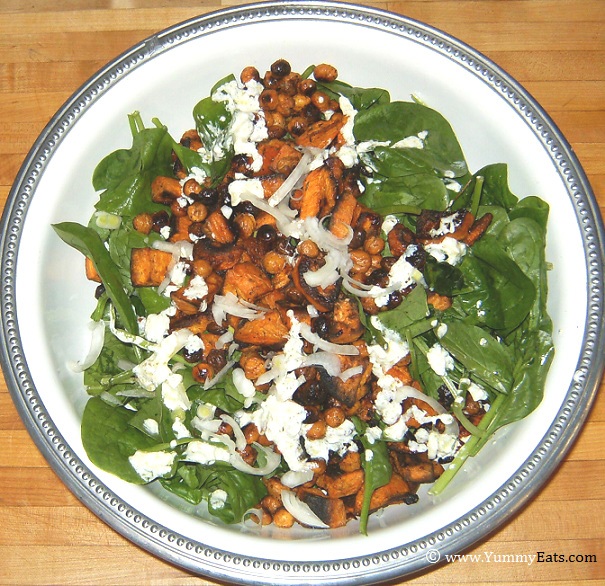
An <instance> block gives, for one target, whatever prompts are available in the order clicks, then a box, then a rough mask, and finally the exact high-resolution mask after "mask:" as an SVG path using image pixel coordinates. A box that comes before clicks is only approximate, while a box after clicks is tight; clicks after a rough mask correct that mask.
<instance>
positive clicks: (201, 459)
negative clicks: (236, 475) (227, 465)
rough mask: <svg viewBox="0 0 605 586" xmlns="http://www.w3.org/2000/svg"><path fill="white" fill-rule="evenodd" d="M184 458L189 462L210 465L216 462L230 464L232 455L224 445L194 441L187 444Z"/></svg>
mask: <svg viewBox="0 0 605 586" xmlns="http://www.w3.org/2000/svg"><path fill="white" fill-rule="evenodd" d="M183 458H184V459H185V460H187V461H188V462H197V463H198V464H207V465H209V464H214V463H215V462H228V461H229V458H230V454H229V450H228V449H227V448H226V447H225V446H224V445H222V444H211V443H210V442H205V441H201V440H193V441H190V442H189V443H188V444H187V449H186V450H185V453H184V454H183Z"/></svg>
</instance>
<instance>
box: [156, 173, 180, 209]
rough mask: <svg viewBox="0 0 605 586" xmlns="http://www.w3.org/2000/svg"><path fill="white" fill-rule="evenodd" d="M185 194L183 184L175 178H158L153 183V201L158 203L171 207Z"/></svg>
mask: <svg viewBox="0 0 605 586" xmlns="http://www.w3.org/2000/svg"><path fill="white" fill-rule="evenodd" d="M182 194H183V191H182V189H181V184H180V182H179V180H178V179H174V178H173V177H163V176H161V175H160V176H158V177H156V178H155V179H154V180H153V182H152V183H151V199H152V200H153V201H154V202H156V203H161V204H164V205H170V204H171V203H172V202H173V201H174V200H175V199H177V198H178V197H180V196H181V195H182Z"/></svg>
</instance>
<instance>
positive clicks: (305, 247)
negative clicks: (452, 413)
mask: <svg viewBox="0 0 605 586" xmlns="http://www.w3.org/2000/svg"><path fill="white" fill-rule="evenodd" d="M296 250H297V251H298V253H299V254H302V255H303V256H308V257H309V258H317V256H318V255H319V247H318V246H317V244H315V242H313V240H303V241H302V242H301V243H300V244H299V245H298V246H297V247H296Z"/></svg>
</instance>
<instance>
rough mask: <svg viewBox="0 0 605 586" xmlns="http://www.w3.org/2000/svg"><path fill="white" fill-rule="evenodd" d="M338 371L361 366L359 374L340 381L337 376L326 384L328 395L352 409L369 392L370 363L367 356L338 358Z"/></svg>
mask: <svg viewBox="0 0 605 586" xmlns="http://www.w3.org/2000/svg"><path fill="white" fill-rule="evenodd" d="M338 359H339V360H340V370H341V372H344V371H345V370H348V369H349V368H355V367H357V366H361V368H362V371H361V373H360V374H354V375H353V376H351V377H349V378H347V380H342V379H341V378H340V377H338V376H334V377H330V378H329V380H328V381H326V382H327V384H326V388H327V390H328V392H329V393H330V395H332V396H333V397H334V398H335V399H338V400H339V401H340V402H341V403H344V404H345V405H346V406H347V407H352V406H353V405H355V403H357V401H359V400H360V399H361V398H362V397H363V396H364V395H366V394H367V393H368V391H369V384H368V383H369V380H370V375H371V374H372V363H371V362H370V361H369V359H368V358H367V356H362V355H358V356H339V357H338Z"/></svg>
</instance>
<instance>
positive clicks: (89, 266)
mask: <svg viewBox="0 0 605 586" xmlns="http://www.w3.org/2000/svg"><path fill="white" fill-rule="evenodd" d="M84 266H85V269H86V278H87V279H89V280H91V281H96V282H97V283H100V282H101V277H99V273H97V269H95V265H94V263H93V262H92V260H90V259H89V258H88V257H86V260H85V265H84Z"/></svg>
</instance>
